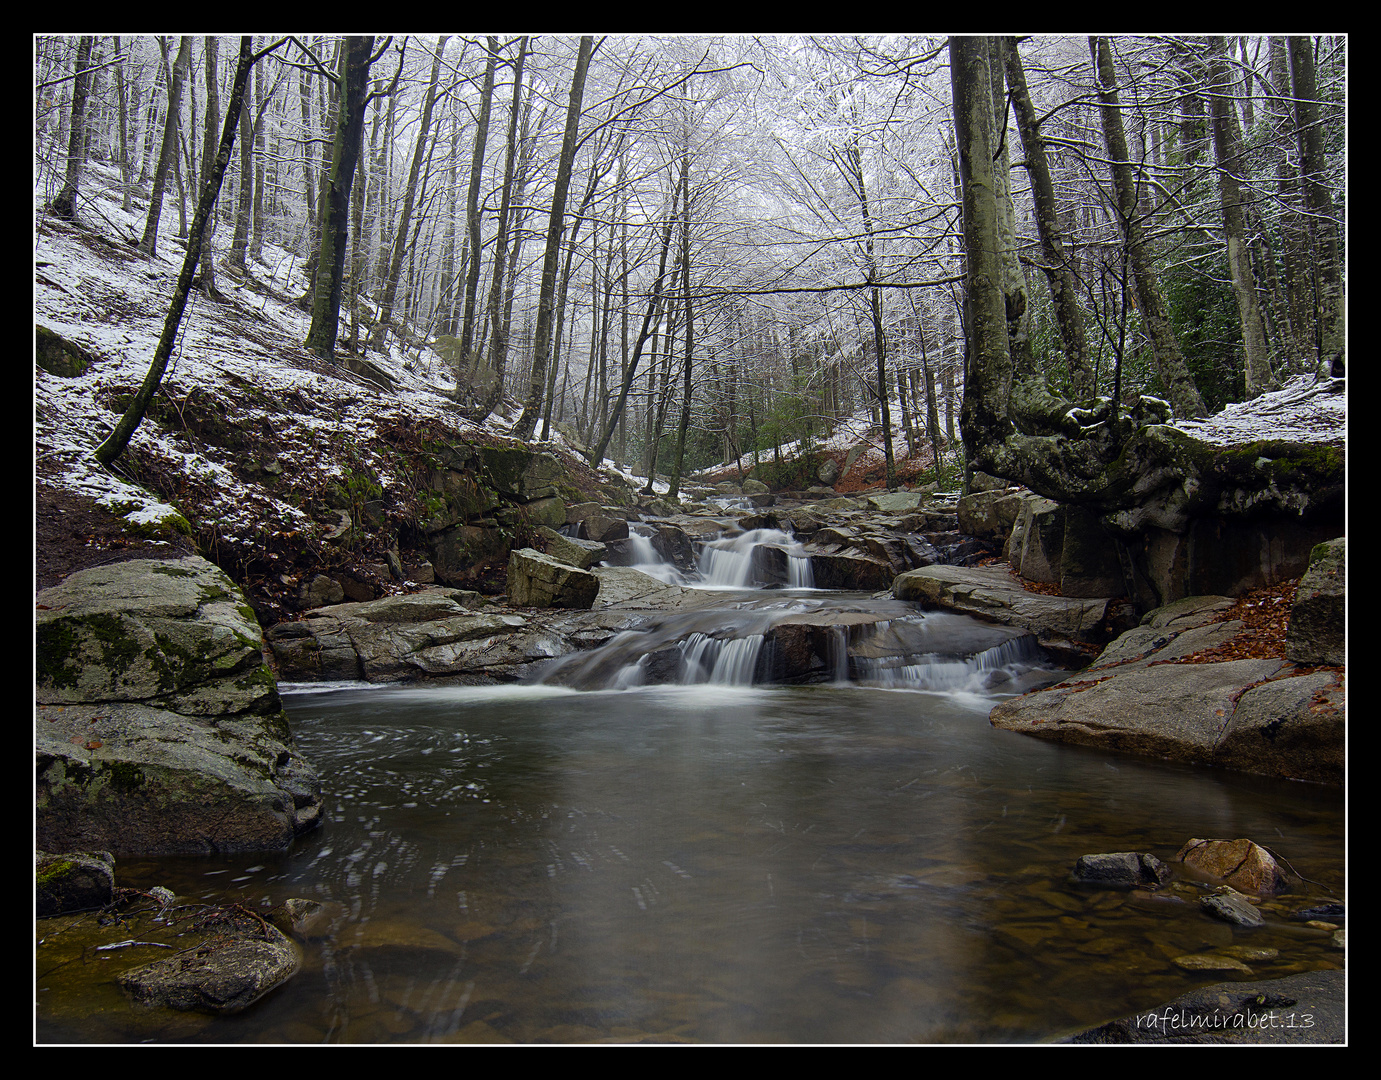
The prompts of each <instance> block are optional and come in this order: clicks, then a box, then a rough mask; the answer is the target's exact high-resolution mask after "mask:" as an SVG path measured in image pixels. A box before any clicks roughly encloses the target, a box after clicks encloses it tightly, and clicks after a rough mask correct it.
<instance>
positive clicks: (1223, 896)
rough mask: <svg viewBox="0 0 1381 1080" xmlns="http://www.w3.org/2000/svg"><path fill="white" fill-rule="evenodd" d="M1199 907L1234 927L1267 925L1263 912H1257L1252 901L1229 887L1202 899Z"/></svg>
mask: <svg viewBox="0 0 1381 1080" xmlns="http://www.w3.org/2000/svg"><path fill="white" fill-rule="evenodd" d="M1199 907H1201V908H1203V909H1204V910H1205V911H1207V912H1208V913H1209V914H1210V915H1212V916H1213V917H1214V918H1217V919H1222V920H1223V921H1224V922H1230V923H1232V924H1233V925H1234V926H1246V927H1253V926H1264V925H1265V923H1266V920H1265V919H1263V918H1262V917H1261V912H1259V911H1257V910H1256V908H1255V907H1254V906H1253V905H1252V903H1251V901H1250V900H1248V899H1247V898H1246V897H1245V896H1243V895H1242V894H1241V893H1240V892H1238V891H1237V890H1236V889H1234V888H1231V887H1229V886H1227V885H1224V886H1223V887H1222V888H1220V889H1217V890H1215V891H1214V892H1212V893H1210V894H1209V895H1208V896H1204V897H1200V898H1199Z"/></svg>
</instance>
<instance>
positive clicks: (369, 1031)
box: [38, 553, 1344, 1043]
mask: <svg viewBox="0 0 1381 1080" xmlns="http://www.w3.org/2000/svg"><path fill="white" fill-rule="evenodd" d="M714 557H715V558H718V559H720V563H721V569H722V563H723V558H724V555H723V554H722V553H721V554H720V555H717V556H714ZM706 565H707V560H705V559H704V558H703V557H702V561H701V566H702V568H704V567H706ZM664 572H666V573H670V571H669V570H668V571H664ZM698 584H700V585H702V586H703V585H707V584H711V582H710V581H709V580H707V578H705V577H702V578H701V580H700V581H699V582H698ZM719 595H720V596H721V597H722V600H723V603H722V604H720V605H717V606H716V607H715V608H713V609H712V610H710V611H700V612H697V613H696V614H695V616H694V619H693V620H691V621H686V622H684V623H679V624H678V623H676V622H675V621H674V620H670V621H668V622H667V623H666V624H664V626H663V632H662V636H661V637H660V638H657V639H656V640H655V641H654V639H653V638H652V637H649V638H648V639H647V640H646V641H645V642H644V643H643V647H641V648H639V647H637V643H634V644H633V645H630V643H629V641H628V639H627V637H626V636H625V637H623V638H615V639H613V640H612V641H611V642H609V643H608V644H607V645H605V646H603V647H602V649H601V650H596V651H595V652H594V653H588V654H578V655H577V656H576V657H575V658H574V659H573V660H567V661H565V662H560V661H558V662H557V663H556V664H554V665H552V667H551V668H549V669H548V670H547V672H546V674H545V676H544V679H543V681H541V682H535V683H532V684H529V685H511V686H492V687H440V686H432V687H428V686H419V685H413V686H398V685H395V686H365V685H363V684H349V685H341V684H336V685H314V686H307V685H298V686H285V687H284V688H283V689H284V691H285V702H286V706H287V709H288V712H289V714H290V716H291V718H292V722H293V725H294V730H295V732H296V738H297V741H298V744H299V746H300V747H301V749H302V751H303V753H304V754H305V755H306V756H307V757H308V758H309V759H310V760H311V761H312V762H313V763H314V764H315V765H316V766H317V767H318V769H319V770H320V772H321V775H322V776H323V777H324V778H325V779H326V787H327V790H328V793H329V794H328V797H327V801H326V813H325V814H324V818H325V820H324V823H323V827H322V828H321V829H320V830H319V831H317V832H316V833H314V834H312V835H310V836H309V837H307V838H305V839H304V840H301V841H299V842H298V843H297V844H296V845H295V846H294V847H293V848H292V850H291V851H289V852H288V853H287V854H285V855H283V856H281V857H273V856H264V855H253V856H222V857H216V858H180V859H169V858H162V859H157V860H155V859H144V860H141V859H122V860H121V862H120V876H121V881H122V883H123V884H127V885H133V886H137V887H141V888H149V887H152V886H153V885H163V886H166V887H168V888H171V889H173V890H174V891H175V892H176V893H177V894H178V896H179V899H180V901H181V902H190V901H194V900H203V901H207V902H228V901H230V900H232V899H238V900H239V902H241V903H244V904H246V905H247V906H255V905H261V904H262V905H264V906H268V905H271V904H276V903H280V902H282V901H283V900H285V899H287V898H289V897H305V898H309V899H313V900H318V901H322V902H325V903H327V904H328V905H330V907H331V910H333V911H334V913H335V916H334V918H333V920H332V922H331V925H330V928H329V930H328V931H326V932H324V933H322V934H320V935H318V936H316V937H315V938H313V939H311V940H309V941H307V942H306V943H305V945H304V955H305V961H304V965H303V969H302V970H301V971H300V972H299V973H298V974H297V975H296V977H294V978H293V979H292V980H290V981H289V982H288V983H287V984H286V985H285V986H283V987H281V988H280V989H278V990H276V991H274V992H273V994H272V995H271V996H270V997H269V998H268V999H266V1000H264V1001H261V1002H260V1003H258V1004H257V1005H256V1006H255V1007H254V1008H252V1009H250V1010H248V1011H246V1012H244V1013H242V1014H240V1015H237V1016H230V1017H225V1018H220V1019H212V1018H209V1017H204V1016H199V1015H193V1014H173V1013H170V1012H168V1011H166V1010H148V1011H142V1010H131V1009H129V1008H128V1007H127V1006H126V1005H125V1004H124V1003H123V1001H122V1000H120V997H119V991H118V989H117V988H116V987H115V986H114V984H113V983H111V982H107V984H106V985H105V988H104V989H102V990H101V991H100V993H101V994H105V995H107V996H108V998H109V1000H102V1001H93V1000H91V998H90V996H89V992H88V996H87V997H86V998H84V999H81V1000H76V999H75V998H74V997H70V996H65V995H64V991H63V979H62V976H61V970H60V969H61V967H62V961H63V960H64V959H66V960H69V961H70V960H72V959H74V958H73V957H63V956H62V954H61V953H60V951H56V950H49V949H47V948H45V951H44V956H45V957H47V958H51V959H50V960H49V962H50V963H52V964H53V968H52V969H50V971H51V977H45V973H44V972H43V971H42V970H40V972H39V979H38V1008H39V1019H38V1040H39V1041H41V1042H56V1041H70V1042H92V1041H99V1042H119V1043H126V1042H138V1041H143V1040H148V1041H158V1042H164V1041H170V1042H231V1043H253V1042H285V1043H319V1042H342V1043H366V1042H368V1043H392V1042H396V1043H416V1042H433V1041H438V1042H502V1041H512V1042H525V1043H531V1042H562V1043H566V1042H590V1041H662V1042H665V1041H688V1042H701V1041H703V1042H717V1043H888V1042H896V1043H906V1042H961V1043H980V1042H981V1043H990V1042H1004V1041H1006V1042H1030V1041H1038V1040H1043V1039H1047V1038H1051V1037H1055V1036H1058V1035H1060V1034H1062V1033H1069V1032H1073V1031H1075V1030H1078V1029H1081V1028H1085V1027H1088V1026H1091V1025H1094V1024H1098V1023H1101V1022H1103V1021H1106V1020H1109V1019H1111V1018H1113V1017H1115V1016H1119V1015H1123V1014H1127V1013H1131V1012H1134V1011H1136V1010H1147V1009H1151V1008H1153V1007H1155V1006H1156V1005H1158V1004H1159V1003H1162V1002H1164V1001H1166V1000H1168V999H1170V998H1172V997H1174V996H1176V995H1177V994H1180V993H1183V992H1184V991H1185V990H1188V989H1191V988H1193V987H1195V986H1202V985H1207V984H1208V983H1211V982H1216V981H1220V980H1222V979H1223V978H1226V977H1228V976H1227V975H1226V974H1225V973H1224V972H1223V971H1188V970H1185V969H1184V967H1183V966H1182V965H1181V964H1177V963H1176V960H1177V959H1182V958H1183V957H1185V956H1191V955H1204V956H1214V957H1221V956H1233V955H1235V956H1239V957H1244V956H1245V957H1249V959H1248V960H1247V961H1246V963H1247V965H1248V967H1249V968H1250V971H1251V972H1252V973H1253V974H1254V976H1255V977H1256V978H1270V977H1274V976H1278V975H1286V974H1290V973H1293V972H1298V971H1306V970H1311V969H1318V968H1329V967H1338V966H1341V963H1342V957H1341V953H1339V952H1338V951H1337V950H1336V949H1334V948H1332V947H1331V942H1330V936H1329V935H1328V934H1327V933H1324V932H1321V931H1318V930H1313V929H1309V928H1306V927H1304V926H1303V925H1301V924H1299V923H1292V922H1290V921H1287V920H1286V919H1285V918H1284V917H1283V913H1284V911H1285V910H1286V908H1285V907H1282V908H1281V909H1279V910H1274V909H1272V908H1271V907H1270V905H1269V904H1268V905H1267V906H1266V908H1265V911H1266V915H1267V925H1266V926H1265V927H1263V928H1260V929H1257V930H1254V931H1251V932H1250V934H1249V935H1247V934H1246V933H1244V932H1243V931H1241V930H1235V929H1234V928H1233V927H1231V926H1229V925H1228V924H1226V923H1222V922H1217V921H1215V920H1212V919H1210V918H1208V917H1207V916H1205V915H1204V914H1203V913H1202V912H1201V911H1200V910H1199V908H1198V906H1197V904H1195V903H1193V902H1191V901H1187V900H1186V899H1185V896H1184V895H1182V894H1181V893H1177V892H1174V891H1165V892H1161V893H1152V892H1144V891H1130V892H1126V891H1114V890H1105V889H1103V890H1100V889H1089V888H1086V887H1084V886H1081V885H1079V884H1077V883H1075V882H1074V880H1073V879H1072V876H1071V870H1072V868H1073V866H1074V863H1075V861H1076V860H1077V859H1078V858H1079V856H1081V855H1084V854H1088V853H1093V852H1105V851H1127V850H1132V851H1150V852H1152V853H1155V854H1157V855H1159V856H1161V857H1162V858H1165V859H1169V858H1170V857H1171V856H1173V854H1174V852H1175V851H1176V850H1177V849H1178V848H1179V847H1180V845H1182V844H1183V843H1184V842H1185V840H1187V839H1189V838H1190V837H1241V836H1245V837H1251V838H1254V839H1256V840H1257V841H1258V842H1261V843H1264V844H1267V845H1269V846H1270V847H1271V848H1272V849H1273V850H1275V851H1277V852H1278V853H1280V854H1281V855H1282V856H1284V857H1285V858H1287V859H1288V860H1289V863H1290V865H1291V867H1292V868H1293V870H1294V871H1295V872H1296V873H1297V874H1299V875H1302V876H1303V877H1304V878H1306V879H1308V880H1309V881H1310V882H1312V883H1313V884H1312V885H1310V886H1309V889H1311V890H1313V889H1318V890H1322V891H1332V892H1334V893H1337V894H1339V895H1340V894H1341V889H1342V887H1343V867H1344V852H1343V804H1342V799H1341V796H1340V793H1339V792H1338V791H1337V790H1336V789H1331V788H1327V787H1323V786H1318V785H1312V784H1303V783H1287V782H1281V781H1275V780H1270V779H1266V778H1261V777H1256V776H1249V775H1245V774H1238V773H1231V772H1227V771H1224V770H1213V769H1207V768H1197V767H1191V766H1180V765H1171V764H1168V763H1160V762H1157V761H1148V760H1140V759H1136V758H1131V757H1124V756H1116V755H1111V754H1107V753H1103V752H1098V751H1093V750H1088V749H1084V748H1078V747H1070V746H1064V745H1059V744H1053V743H1048V742H1045V741H1043V740H1035V739H1029V738H1025V737H1023V736H1021V735H1017V734H1014V733H1011V732H1007V731H1001V730H996V729H994V728H992V727H990V726H989V724H988V720H987V714H988V712H989V710H990V709H991V708H992V706H993V704H995V702H996V701H997V700H999V699H1000V698H1001V697H1003V696H1006V695H1010V694H1012V693H1014V692H1019V691H1020V690H1022V689H1024V688H1026V687H1028V686H1030V685H1033V684H1039V683H1040V682H1044V681H1050V680H1052V679H1054V678H1056V677H1057V673H1055V672H1054V671H1053V670H1050V669H1049V668H1048V667H1047V666H1046V664H1045V661H1044V659H1043V658H1042V657H1041V656H1040V655H1039V654H1038V653H1037V652H1032V651H1029V650H1025V651H1024V650H1023V649H1020V648H1017V649H1013V648H1011V647H1010V643H1007V644H1005V645H1003V646H1002V647H999V648H996V649H994V650H988V651H987V653H986V654H980V655H976V656H969V657H946V656H944V655H942V653H943V649H937V650H933V651H930V652H927V653H925V654H923V655H918V656H915V657H912V658H909V659H910V660H911V662H910V663H908V664H905V665H902V666H896V665H894V666H893V667H891V668H890V669H888V670H886V671H882V670H878V669H869V668H867V666H866V665H862V664H860V663H859V662H858V660H857V659H856V658H855V659H854V661H853V662H852V663H849V662H847V661H845V662H844V663H841V664H840V666H839V668H838V670H837V671H836V673H835V677H834V679H833V681H831V682H826V683H822V684H817V685H811V686H772V685H753V684H752V682H751V678H752V671H753V664H752V662H751V661H746V660H745V659H744V656H743V653H744V652H745V650H748V649H751V648H753V645H752V639H753V638H754V637H755V636H757V635H759V634H760V632H761V627H762V626H763V625H764V623H765V622H770V621H771V620H772V619H773V618H779V617H782V615H783V613H790V612H793V611H797V610H800V609H802V608H803V607H811V606H814V608H815V609H818V608H819V607H820V606H821V605H831V604H835V605H837V604H850V603H851V604H854V605H857V604H860V603H865V602H866V598H862V597H858V596H847V595H841V594H831V593H826V592H824V591H822V590H812V589H802V588H797V589H788V590H771V591H763V590H747V591H745V590H742V589H736V588H731V587H728V586H723V585H721V587H720V591H719ZM774 613H775V614H774ZM904 618H905V621H906V622H907V623H908V625H910V626H911V627H912V628H913V632H915V633H921V634H922V635H923V634H924V632H931V633H933V634H934V635H935V639H936V640H943V639H945V638H948V637H951V636H952V635H953V633H954V632H957V631H959V630H961V629H962V630H964V631H965V632H966V633H969V634H972V633H973V632H975V628H976V627H977V628H979V629H981V626H982V624H971V620H968V619H967V618H966V617H963V616H957V615H951V614H943V613H934V614H921V613H919V612H913V613H912V614H910V615H907V616H905V617H904ZM928 620H929V621H930V625H929V626H928V627H927V626H926V623H927V621H928ZM935 620H939V621H935ZM945 620H951V621H950V622H948V623H946V622H945ZM953 620H961V621H962V622H963V623H964V624H966V625H965V626H963V627H960V626H959V625H958V624H956V623H954V622H953ZM726 626H732V627H737V628H739V629H738V630H737V631H735V632H731V633H725V630H724V628H725V627H726ZM707 628H714V629H710V630H709V632H708V633H707V632H706V631H707ZM715 635H717V636H715ZM759 640H760V639H759ZM667 641H674V642H675V643H676V644H675V646H674V647H675V648H678V649H679V650H680V652H681V655H682V658H683V663H682V674H681V678H680V682H678V683H670V684H662V685H643V684H642V682H643V680H642V679H641V677H640V675H639V673H638V664H639V660H638V658H639V657H640V656H641V655H646V654H647V652H648V647H649V646H653V645H656V646H661V645H663V644H665V642H667ZM618 650H623V651H622V652H621V653H620V652H619V651H618ZM600 654H603V655H600ZM985 656H986V658H985ZM563 683H564V684H569V685H562V684H563ZM577 686H583V687H594V688H586V689H577V688H575V687H577ZM1286 899H1288V900H1289V907H1292V908H1293V907H1299V906H1303V902H1302V900H1301V896H1300V894H1299V893H1296V894H1293V895H1292V896H1289V897H1287V898H1286ZM128 952H137V950H128V951H127V955H126V956H125V957H123V959H124V960H125V961H126V962H128V961H130V960H131V959H134V958H133V957H131V956H130V955H128ZM82 962H83V963H89V962H96V963H101V962H104V961H102V960H91V959H90V958H89V956H88V957H87V958H86V959H84V960H83V961H82Z"/></svg>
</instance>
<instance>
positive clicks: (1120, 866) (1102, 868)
mask: <svg viewBox="0 0 1381 1080" xmlns="http://www.w3.org/2000/svg"><path fill="white" fill-rule="evenodd" d="M1171 873H1172V871H1171V869H1170V867H1169V866H1167V865H1166V864H1165V863H1163V862H1161V861H1160V860H1159V859H1157V858H1156V857H1155V856H1154V855H1152V854H1151V853H1150V852H1146V851H1142V852H1136V851H1114V852H1110V853H1108V854H1104V855H1082V856H1080V858H1079V861H1078V862H1077V863H1075V864H1074V876H1075V877H1076V878H1077V879H1078V880H1079V881H1082V882H1084V883H1085V884H1087V885H1104V886H1111V887H1118V888H1132V887H1138V886H1150V887H1151V888H1155V887H1156V886H1159V885H1164V884H1165V883H1166V882H1167V881H1169V880H1170V876H1171Z"/></svg>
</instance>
